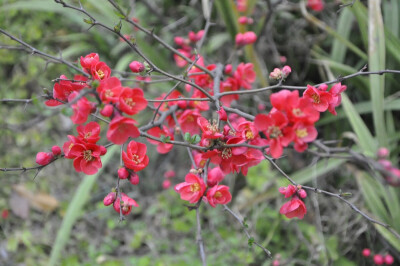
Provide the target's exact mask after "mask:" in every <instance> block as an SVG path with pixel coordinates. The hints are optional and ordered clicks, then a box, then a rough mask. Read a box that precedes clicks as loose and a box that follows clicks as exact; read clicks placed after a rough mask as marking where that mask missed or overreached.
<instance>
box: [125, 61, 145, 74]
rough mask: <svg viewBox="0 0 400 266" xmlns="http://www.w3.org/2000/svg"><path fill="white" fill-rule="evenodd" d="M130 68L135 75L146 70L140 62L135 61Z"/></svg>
mask: <svg viewBox="0 0 400 266" xmlns="http://www.w3.org/2000/svg"><path fill="white" fill-rule="evenodd" d="M129 68H130V69H131V71H132V72H133V73H140V72H143V70H144V65H143V64H142V63H141V62H139V61H133V62H131V63H130V64H129Z"/></svg>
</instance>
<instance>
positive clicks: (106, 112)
mask: <svg viewBox="0 0 400 266" xmlns="http://www.w3.org/2000/svg"><path fill="white" fill-rule="evenodd" d="M113 113H114V106H113V105H112V104H106V105H105V106H104V108H103V109H102V110H101V111H100V114H101V115H102V116H105V117H110V116H112V114H113Z"/></svg>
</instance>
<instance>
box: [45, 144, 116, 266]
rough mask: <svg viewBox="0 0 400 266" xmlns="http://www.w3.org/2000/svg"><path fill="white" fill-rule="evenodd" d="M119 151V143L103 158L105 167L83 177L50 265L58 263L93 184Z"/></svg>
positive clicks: (56, 243)
mask: <svg viewBox="0 0 400 266" xmlns="http://www.w3.org/2000/svg"><path fill="white" fill-rule="evenodd" d="M117 151H119V146H117V145H115V146H112V147H111V148H109V149H108V152H107V154H106V155H105V156H104V157H103V158H102V163H103V167H102V168H101V169H99V171H98V172H97V174H95V175H88V176H85V177H83V179H82V182H81V183H80V185H79V187H78V189H77V190H76V192H75V194H74V197H73V198H72V201H71V203H70V204H69V205H68V209H67V212H66V213H65V216H64V219H63V221H62V224H61V227H60V229H59V230H58V233H57V237H56V240H55V242H54V246H53V249H52V250H51V254H50V261H49V264H48V265H50V266H53V265H57V264H58V262H59V258H60V256H61V252H62V251H63V250H64V247H65V245H66V244H67V242H68V240H69V238H70V235H71V230H72V227H73V226H74V224H75V222H76V221H77V219H78V218H79V216H80V215H81V211H82V209H83V207H84V205H85V203H86V201H87V200H88V198H89V195H90V191H91V189H92V187H93V185H94V184H95V182H96V180H97V178H98V177H99V176H100V175H101V173H102V172H103V169H104V168H105V167H106V165H107V164H108V163H109V162H110V161H111V159H112V158H113V157H114V154H115V153H116V152H117Z"/></svg>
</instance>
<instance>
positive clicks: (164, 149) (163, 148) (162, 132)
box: [147, 126, 174, 154]
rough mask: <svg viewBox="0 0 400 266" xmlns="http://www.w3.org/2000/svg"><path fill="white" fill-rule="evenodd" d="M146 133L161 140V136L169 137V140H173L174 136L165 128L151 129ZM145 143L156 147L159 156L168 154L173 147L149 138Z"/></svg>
mask: <svg viewBox="0 0 400 266" xmlns="http://www.w3.org/2000/svg"><path fill="white" fill-rule="evenodd" d="M147 133H149V134H150V135H152V136H154V137H156V138H161V136H165V137H170V140H174V135H173V134H172V133H170V132H169V130H168V128H167V127H166V126H163V128H162V129H161V128H159V127H153V128H151V129H149V130H148V131H147ZM147 141H148V142H150V143H151V144H154V145H157V151H158V152H159V153H161V154H165V153H168V152H169V151H170V150H171V149H172V148H173V147H174V145H173V144H170V143H163V142H159V141H157V140H153V139H150V138H148V139H147Z"/></svg>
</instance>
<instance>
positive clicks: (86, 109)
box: [68, 92, 96, 124]
mask: <svg viewBox="0 0 400 266" xmlns="http://www.w3.org/2000/svg"><path fill="white" fill-rule="evenodd" d="M78 94H79V93H78V92H73V93H72V94H71V95H69V97H68V102H71V101H73V100H74V99H75V98H76V97H77V96H78ZM95 106H96V104H95V103H92V102H90V101H89V100H88V99H86V98H85V97H82V98H80V99H79V100H78V101H77V103H75V104H72V106H71V107H72V110H73V111H74V113H73V115H72V116H71V120H72V122H73V123H74V124H83V123H85V122H86V120H87V119H88V116H89V115H90V114H91V113H92V112H93V110H94V109H95Z"/></svg>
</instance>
